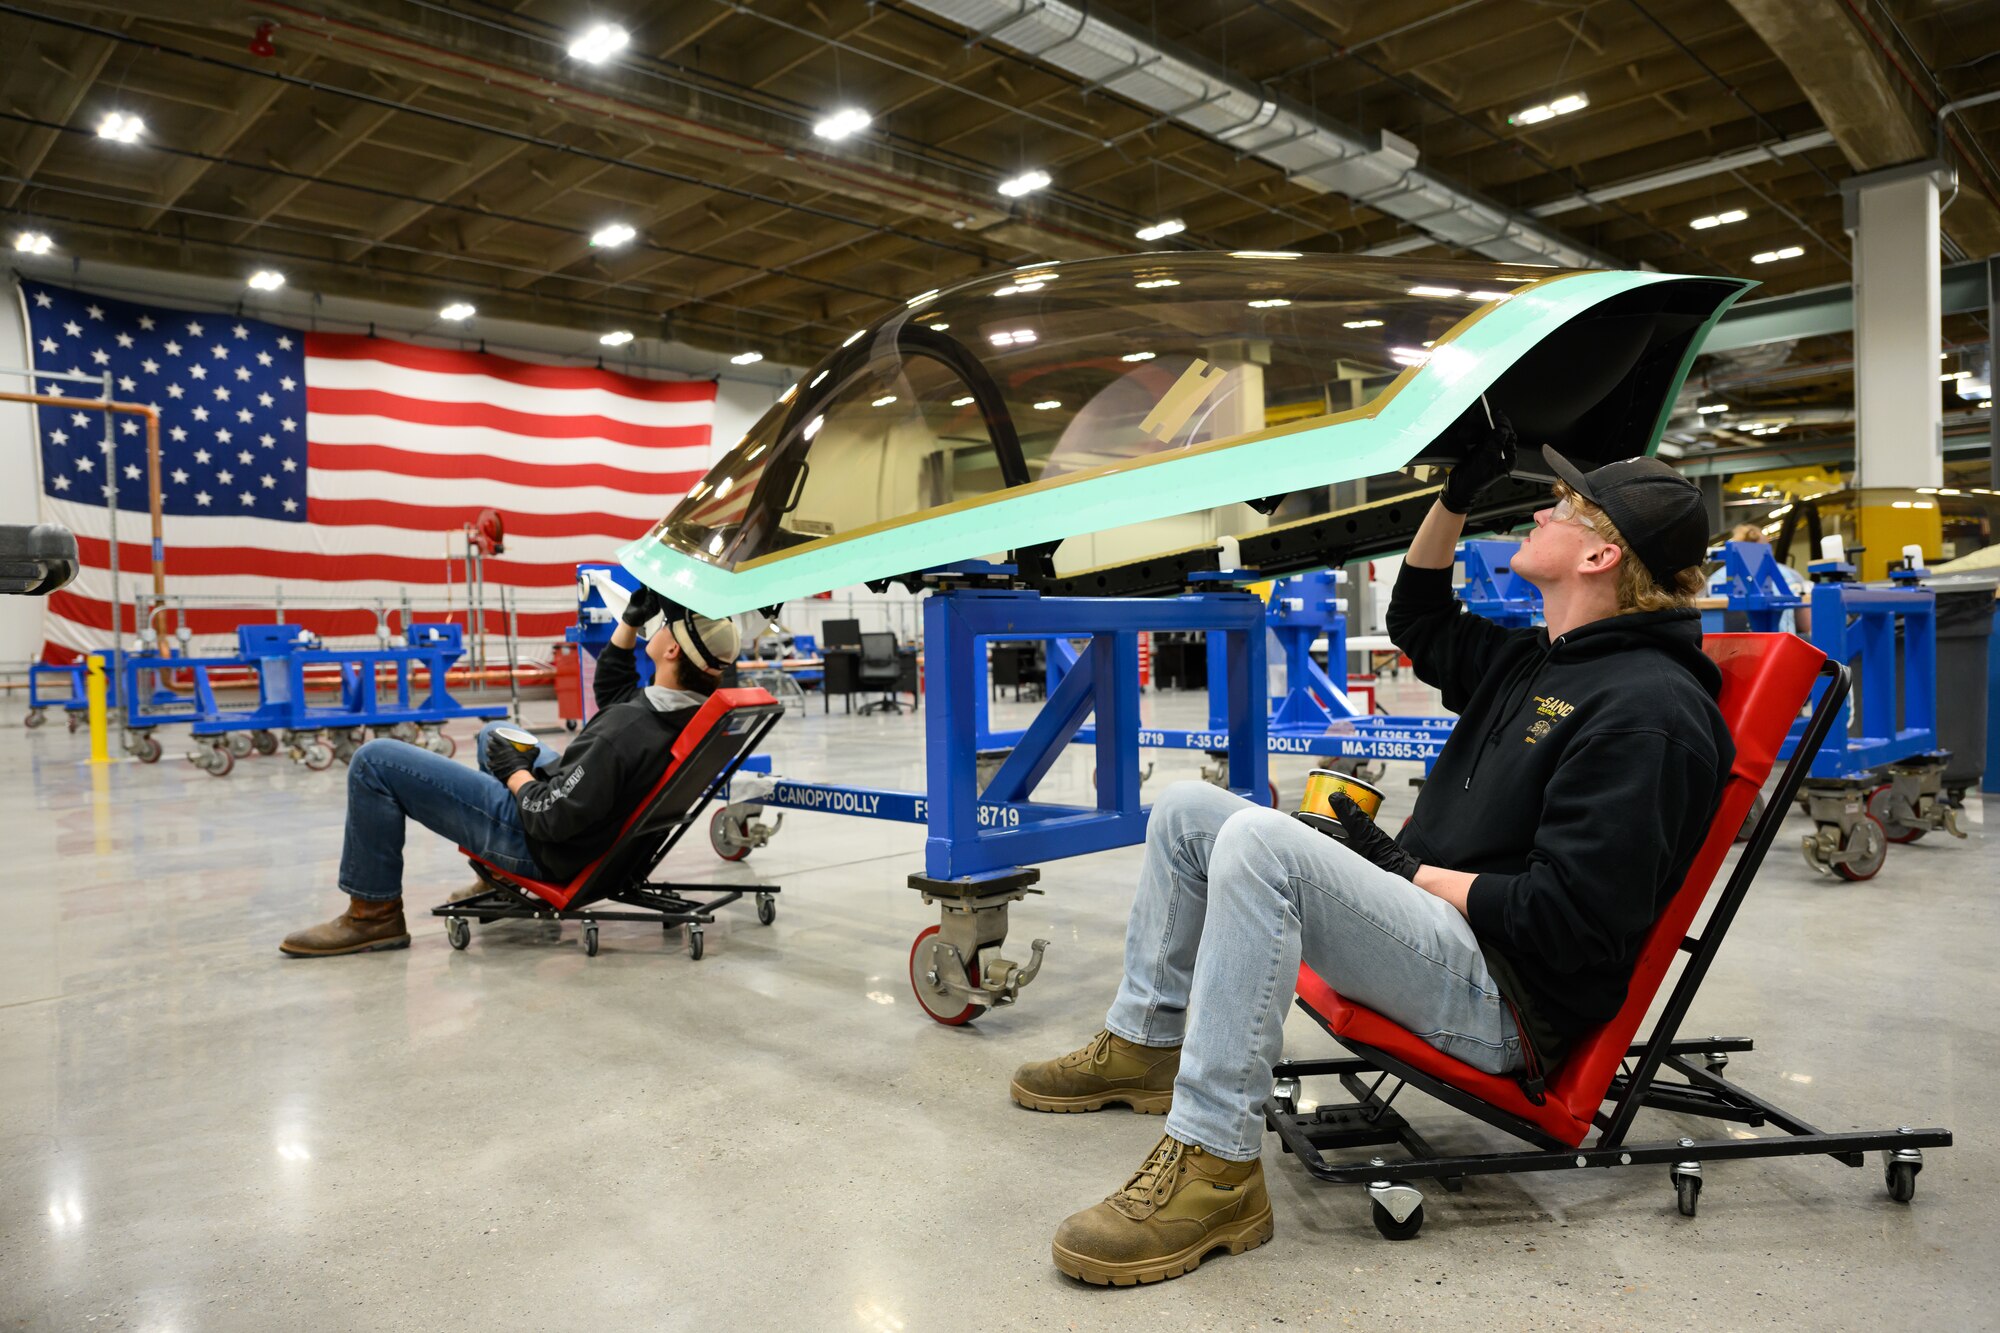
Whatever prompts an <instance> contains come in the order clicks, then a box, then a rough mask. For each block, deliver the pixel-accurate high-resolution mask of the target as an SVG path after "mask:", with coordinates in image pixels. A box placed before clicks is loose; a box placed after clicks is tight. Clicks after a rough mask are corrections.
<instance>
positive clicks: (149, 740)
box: [132, 731, 165, 764]
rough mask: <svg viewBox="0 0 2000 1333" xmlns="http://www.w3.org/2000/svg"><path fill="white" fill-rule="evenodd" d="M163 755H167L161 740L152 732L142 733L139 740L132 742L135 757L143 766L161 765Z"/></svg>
mask: <svg viewBox="0 0 2000 1333" xmlns="http://www.w3.org/2000/svg"><path fill="white" fill-rule="evenodd" d="M163 753H165V749H164V747H163V746H161V744H160V738H159V737H157V736H155V735H153V734H152V733H151V732H145V731H142V732H140V733H139V738H138V739H137V740H135V741H133V742H132V754H133V757H135V758H136V759H138V761H139V762H140V763H142V764H157V763H159V762H160V756H161V755H162V754H163Z"/></svg>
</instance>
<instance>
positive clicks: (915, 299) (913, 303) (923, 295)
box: [903, 287, 939, 310]
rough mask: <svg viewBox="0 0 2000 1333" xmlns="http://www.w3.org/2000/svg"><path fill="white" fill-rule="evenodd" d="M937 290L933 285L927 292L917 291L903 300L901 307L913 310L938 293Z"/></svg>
mask: <svg viewBox="0 0 2000 1333" xmlns="http://www.w3.org/2000/svg"><path fill="white" fill-rule="evenodd" d="M938 291H939V288H936V287H933V288H931V289H930V290H929V291H927V292H919V293H918V294H917V295H915V296H912V297H911V298H910V299H909V300H907V301H905V302H903V308H904V309H906V310H914V309H916V308H917V307H918V306H920V305H922V304H923V303H924V302H926V301H928V300H930V299H931V298H932V297H933V296H936V295H937V294H938Z"/></svg>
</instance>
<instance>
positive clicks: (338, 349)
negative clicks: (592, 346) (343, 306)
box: [306, 333, 715, 403]
mask: <svg viewBox="0 0 2000 1333" xmlns="http://www.w3.org/2000/svg"><path fill="white" fill-rule="evenodd" d="M306 355H307V356H309V357H313V356H319V357H326V358H328V359H329V360H339V361H381V362H385V363H387V364H389V365H392V366H401V367H403V368H404V369H405V370H423V371H429V372H431V373H433V374H439V375H483V376H490V377H491V378H493V379H496V380H506V381H507V382H508V383H510V384H520V385H525V386H527V387H529V388H535V389H603V390H605V391H606V392H608V393H615V394H617V395H619V396H620V397H622V398H636V399H638V400H640V401H642V402H648V403H707V402H713V401H714V400H715V381H714V380H647V379H640V378H638V377H636V376H633V375H621V374H619V373H618V372H617V371H613V370H599V369H597V368H596V367H593V366H540V365H534V364H532V363H530V362H527V361H515V360H513V359H511V358H509V357H504V356H495V355H494V354H492V353H490V352H460V351H454V350H451V349H449V348H444V347H419V346H416V345H415V344H413V343H403V342H391V341H389V340H387V339H384V338H370V337H367V336H365V335H363V334H358V333H312V334H307V335H306Z"/></svg>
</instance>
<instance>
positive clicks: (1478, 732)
mask: <svg viewBox="0 0 2000 1333" xmlns="http://www.w3.org/2000/svg"><path fill="white" fill-rule="evenodd" d="M1388 622H1389V637H1390V638H1391V639H1393V640H1394V641H1395V643H1396V646H1397V647H1398V648H1400V649H1401V650H1402V651H1403V652H1404V653H1405V654H1407V655H1408V656H1409V659H1410V661H1411V663H1412V664H1413V665H1414V666H1415V667H1416V671H1417V676H1418V678H1419V679H1421V680H1423V681H1424V682H1426V683H1427V684H1429V685H1432V686H1435V687H1436V688H1437V689H1438V690H1439V691H1441V692H1442V693H1443V695H1444V706H1445V707H1446V708H1449V709H1450V710H1452V711H1453V712H1455V713H1457V714H1458V715H1459V717H1458V724H1457V726H1456V727H1454V728H1453V730H1452V735H1451V741H1450V742H1449V743H1448V744H1447V745H1446V746H1445V747H1444V752H1443V753H1442V754H1440V755H1439V756H1438V760H1437V764H1436V766H1435V767H1434V768H1433V769H1432V770H1431V775H1430V780H1429V781H1428V782H1426V783H1425V784H1424V789H1423V791H1422V793H1421V794H1420V795H1419V796H1418V797H1417V809H1416V813H1415V815H1413V816H1412V817H1411V820H1410V823H1409V825H1408V827H1406V828H1405V829H1404V830H1403V833H1402V835H1401V837H1400V839H1399V841H1400V842H1401V843H1402V845H1403V846H1404V847H1405V848H1407V849H1408V850H1409V851H1410V852H1411V853H1412V854H1413V855H1415V856H1417V857H1418V858H1420V859H1421V860H1422V861H1423V862H1424V863H1425V864H1427V865H1435V866H1439V867H1441V868H1444V869H1447V870H1464V871H1470V872H1472V873H1474V874H1475V875H1477V876H1478V878H1476V879H1475V880H1473V882H1472V889H1471V892H1470V894H1469V895H1468V897H1467V900H1466V917H1467V919H1468V920H1469V921H1470V922H1471V923H1472V929H1473V933H1474V934H1475V935H1477V936H1478V937H1479V944H1480V951H1481V952H1482V953H1483V954H1484V955H1485V957H1486V961H1487V965H1488V967H1489V968H1490V969H1491V971H1492V972H1493V976H1494V979H1495V980H1496V981H1498V982H1499V984H1500V990H1501V993H1502V994H1503V995H1504V996H1505V997H1506V998H1507V999H1508V1000H1510V1001H1512V1002H1513V1004H1514V1006H1515V1007H1516V1008H1517V1009H1518V1010H1519V1011H1520V1012H1521V1019H1522V1026H1523V1027H1524V1028H1525V1029H1526V1030H1527V1034H1528V1039H1529V1041H1530V1043H1531V1044H1532V1045H1533V1046H1534V1048H1535V1050H1536V1052H1537V1053H1538V1054H1539V1055H1540V1056H1541V1058H1542V1062H1543V1063H1544V1064H1545V1065H1553V1064H1554V1063H1556V1062H1557V1061H1558V1060H1560V1059H1561V1058H1562V1056H1563V1053H1564V1051H1565V1050H1566V1049H1567V1047H1568V1044H1569V1042H1570V1040H1571V1039H1572V1038H1574V1037H1576V1036H1577V1035H1579V1034H1580V1033H1582V1032H1585V1031H1587V1030H1588V1029H1590V1028H1592V1027H1595V1026H1597V1025H1598V1024H1601V1023H1603V1022H1605V1021H1606V1020H1607V1019H1609V1018H1610V1017H1611V1016H1612V1015H1614V1014H1616V1013H1617V1012H1618V1009H1619V1007H1620V1006H1621V1005H1622V1004H1623V1003H1624V1001H1625V991H1626V987H1627V985H1628V984H1629V983H1630V981H1631V978H1632V968H1633V965H1634V964H1635V963H1636V962H1637V960H1638V955H1639V948H1640V945H1641V944H1642V943H1643V942H1644V940H1645V936H1646V932H1647V931H1648V930H1649V929H1650V928H1651V927H1652V924H1653V922H1654V921H1655V920H1656V919H1658V917H1659V915H1660V913H1661V912H1662V911H1664V910H1665V908H1666V905H1667V901H1668V899H1669V898H1670V897H1672V895H1673V892H1674V890H1675V889H1677V888H1678V887H1679V886H1680V882H1681V880H1682V878H1683V877H1684V876H1685V875H1686V873H1687V868H1688V865H1689V863H1690V862H1691V861H1693V859H1694V856H1695V853H1696V852H1697V851H1698V850H1699V849H1700V847H1701V844H1702V841H1703V839H1704V838H1705V837H1706V836H1707V832H1708V825H1709V823H1710V821H1711V820H1712V819H1713V817H1714V814H1715V807H1716V803H1717V801H1719V800H1720V799H1721V795H1722V783H1723V778H1724V776H1725V775H1726V773H1727V772H1728V769H1729V765H1730V763H1731V762H1732V761H1733V760H1734V759H1735V756H1736V748H1735V745H1734V744H1733V743H1732V742H1731V741H1730V738H1729V732H1728V730H1727V728H1725V727H1724V726H1723V722H1722V713H1721V711H1720V710H1718V709H1717V708H1716V706H1715V695H1716V692H1717V691H1718V690H1719V689H1720V688H1721V685H1722V673H1721V672H1720V671H1718V670H1717V669H1716V666H1715V663H1713V662H1712V661H1710V660H1709V659H1708V657H1707V656H1706V655H1705V654H1703V652H1702V650H1701V617H1700V613H1699V612H1697V611H1693V610H1676V611H1653V612H1642V613H1637V614H1633V615H1622V616H1613V617H1611V618H1609V619H1607V620H1599V621H1594V622H1592V623H1591V624H1588V625H1584V626H1581V627H1579V628H1577V629H1574V630H1571V631H1570V632H1569V633H1567V634H1564V635H1562V636H1561V637H1559V638H1557V639H1556V640H1555V642H1553V643H1551V642H1550V641H1549V638H1548V633H1547V631H1546V630H1542V629H1513V630H1509V629H1502V628H1500V626H1498V625H1496V624H1494V623H1493V622H1492V621H1490V620H1487V619H1485V618H1484V617H1481V616H1476V615H1472V614H1470V613H1468V612H1466V611H1465V609H1464V607H1462V606H1461V605H1460V604H1459V602H1458V600H1457V598H1456V597H1455V596H1454V595H1453V592H1452V586H1451V570H1449V569H1418V568H1415V567H1414V566H1411V565H1408V564H1406V565H1404V566H1403V572H1402V574H1401V576H1400V577H1398V578H1397V580H1396V591H1395V595H1394V598H1393V599H1392V600H1391V602H1390V604H1389V616H1388Z"/></svg>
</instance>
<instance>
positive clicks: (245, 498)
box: [236, 491, 257, 505]
mask: <svg viewBox="0 0 2000 1333" xmlns="http://www.w3.org/2000/svg"><path fill="white" fill-rule="evenodd" d="M236 498H237V499H239V500H241V501H242V502H243V503H244V504H246V505H253V504H256V503H257V497H256V496H254V495H252V494H250V492H248V491H244V492H243V493H241V494H240V495H238V496H237V497H236Z"/></svg>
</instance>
